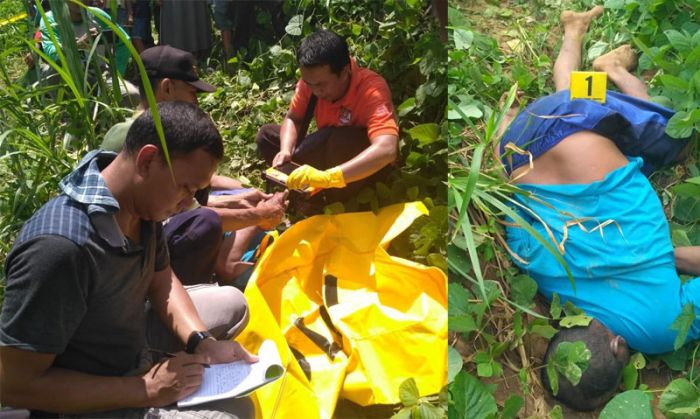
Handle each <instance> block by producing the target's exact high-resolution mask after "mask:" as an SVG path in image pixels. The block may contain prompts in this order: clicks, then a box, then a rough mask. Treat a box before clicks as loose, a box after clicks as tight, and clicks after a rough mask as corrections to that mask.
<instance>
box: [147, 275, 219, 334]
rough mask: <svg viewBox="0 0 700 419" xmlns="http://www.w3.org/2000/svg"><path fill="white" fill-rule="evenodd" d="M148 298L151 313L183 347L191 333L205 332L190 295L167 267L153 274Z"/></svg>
mask: <svg viewBox="0 0 700 419" xmlns="http://www.w3.org/2000/svg"><path fill="white" fill-rule="evenodd" d="M148 296H149V299H150V301H151V304H152V306H153V311H154V312H155V313H156V314H157V315H158V317H159V318H160V319H161V321H162V322H163V324H165V325H166V326H167V327H168V329H169V330H172V331H173V333H175V335H176V336H177V337H179V338H180V341H181V342H182V343H183V347H184V344H185V343H187V339H188V338H189V336H190V334H191V333H192V332H195V331H202V330H207V328H206V326H205V325H204V323H203V322H202V320H201V319H200V318H199V313H197V309H196V308H195V306H194V303H193V302H192V299H191V298H190V295H189V294H188V293H187V291H186V290H185V287H183V286H182V283H181V282H180V280H179V279H177V276H175V275H174V274H173V273H172V270H171V269H170V268H169V267H168V268H166V269H163V270H162V271H158V272H156V273H155V274H153V280H152V281H151V286H150V288H149V289H148Z"/></svg>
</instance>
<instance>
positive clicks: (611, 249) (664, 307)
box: [507, 157, 700, 354]
mask: <svg viewBox="0 0 700 419" xmlns="http://www.w3.org/2000/svg"><path fill="white" fill-rule="evenodd" d="M642 164H643V163H642V159H641V158H639V157H632V158H630V161H629V163H628V164H627V165H626V166H623V167H620V168H618V169H616V170H614V171H612V172H610V173H608V175H607V176H606V177H605V178H604V179H603V180H601V181H598V182H593V183H590V184H578V185H576V184H569V185H541V184H538V185H535V184H520V185H519V186H520V188H522V189H523V190H524V191H526V192H528V193H529V194H526V195H522V196H521V195H516V197H515V198H516V199H517V200H518V201H519V202H520V203H522V204H523V205H524V206H526V207H528V208H529V209H530V210H531V211H532V212H534V213H535V214H537V217H535V216H533V214H532V213H530V212H529V211H526V210H524V209H522V208H518V209H517V211H518V212H519V214H520V215H521V216H522V217H523V218H525V220H526V221H528V222H529V223H531V225H532V226H533V227H534V228H535V230H537V231H538V232H539V233H540V234H541V235H542V236H543V237H545V238H547V237H548V233H547V231H546V229H545V225H546V226H547V227H548V228H549V229H550V230H551V232H552V234H553V236H554V239H555V240H556V241H557V243H561V242H562V241H563V240H564V238H565V237H566V240H565V241H564V243H563V249H564V253H563V257H564V259H565V260H566V262H567V263H568V266H569V268H570V270H571V274H572V276H573V279H574V281H575V287H576V289H575V290H574V289H573V288H572V285H571V283H570V281H569V280H568V277H567V274H566V271H565V270H564V267H563V266H562V265H561V264H560V263H559V262H558V261H557V260H556V259H555V258H554V256H553V255H552V254H551V253H550V252H549V251H548V250H547V249H546V248H544V246H542V244H541V243H539V242H538V241H537V240H536V239H535V238H534V237H532V236H531V235H530V234H529V233H528V232H527V231H525V230H524V229H521V228H519V227H508V229H507V236H508V244H509V246H510V247H511V249H512V250H513V251H514V252H515V253H516V254H518V255H519V256H520V257H521V258H523V259H524V260H525V261H527V263H526V264H523V263H521V262H519V261H518V260H517V259H516V260H515V262H516V264H518V265H519V266H520V268H522V269H523V270H524V271H525V272H526V273H528V274H529V275H530V276H531V277H532V278H534V279H535V280H536V281H537V284H538V287H539V291H540V292H541V293H543V294H544V295H545V296H546V297H547V298H548V299H551V298H552V294H553V293H557V294H558V295H559V296H560V298H561V300H562V302H564V301H571V302H572V303H574V304H576V305H577V306H578V307H580V308H581V309H583V310H584V311H585V312H586V313H587V314H588V315H590V316H593V317H594V318H596V319H598V320H600V321H601V322H602V323H603V324H605V326H607V327H608V328H609V329H610V330H612V331H613V332H614V333H615V334H619V335H621V336H623V337H624V338H625V339H626V340H627V342H628V344H629V346H630V347H631V348H633V349H635V350H639V351H641V352H644V353H650V354H655V353H663V352H668V351H671V350H673V342H674V339H675V338H676V334H677V332H676V331H675V330H671V329H670V327H671V324H672V323H673V321H674V320H675V319H676V317H677V316H678V314H680V312H681V309H682V307H683V306H684V305H685V304H687V303H694V304H695V305H696V306H698V304H700V281H698V280H692V281H690V282H687V283H686V284H684V285H681V281H680V279H679V277H678V274H677V273H676V269H675V260H674V252H673V247H672V244H671V239H670V234H669V227H668V223H667V221H666V218H665V216H664V213H663V209H662V206H661V202H660V201H659V199H658V197H657V196H656V193H655V191H654V189H653V188H652V186H651V184H650V183H649V181H648V180H647V178H646V177H645V176H644V175H643V174H642V172H641V168H642ZM575 220H578V221H579V222H580V224H576V223H573V221H575ZM698 309H700V306H698V308H696V311H697V310H698ZM699 326H700V323H698V322H697V321H696V322H695V323H694V324H693V326H692V327H691V330H690V332H689V333H688V339H696V338H698V337H699V336H700V329H699Z"/></svg>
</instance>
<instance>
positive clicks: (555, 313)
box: [549, 292, 561, 320]
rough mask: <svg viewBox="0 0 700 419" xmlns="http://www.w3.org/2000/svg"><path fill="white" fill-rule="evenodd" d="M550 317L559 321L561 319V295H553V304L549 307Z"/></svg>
mask: <svg viewBox="0 0 700 419" xmlns="http://www.w3.org/2000/svg"><path fill="white" fill-rule="evenodd" d="M549 315H550V316H552V319H554V320H557V319H559V317H561V303H560V302H559V294H557V293H556V292H555V293H554V294H552V303H551V304H550V306H549Z"/></svg>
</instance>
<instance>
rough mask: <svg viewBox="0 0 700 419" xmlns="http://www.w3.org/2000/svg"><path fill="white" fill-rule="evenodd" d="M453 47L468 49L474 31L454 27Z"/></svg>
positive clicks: (472, 39)
mask: <svg viewBox="0 0 700 419" xmlns="http://www.w3.org/2000/svg"><path fill="white" fill-rule="evenodd" d="M454 41H455V49H458V50H460V49H469V47H470V46H471V45H472V42H473V41H474V32H472V31H468V30H466V29H461V28H456V29H455V30H454Z"/></svg>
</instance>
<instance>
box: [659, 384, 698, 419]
mask: <svg viewBox="0 0 700 419" xmlns="http://www.w3.org/2000/svg"><path fill="white" fill-rule="evenodd" d="M659 410H661V413H663V414H664V415H666V417H667V418H668V419H674V418H687V417H689V416H691V415H692V414H693V413H700V394H699V393H698V389H697V387H695V386H694V385H693V384H692V383H691V382H690V381H688V380H687V379H685V378H678V379H676V380H673V381H672V382H671V383H670V384H669V385H668V386H666V389H665V390H664V392H663V393H662V394H661V397H660V398H659ZM692 416H696V415H692Z"/></svg>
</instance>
